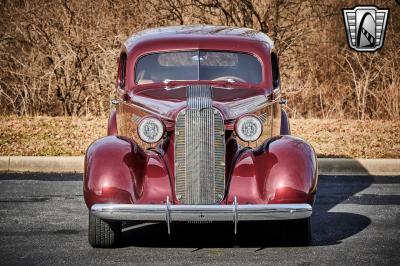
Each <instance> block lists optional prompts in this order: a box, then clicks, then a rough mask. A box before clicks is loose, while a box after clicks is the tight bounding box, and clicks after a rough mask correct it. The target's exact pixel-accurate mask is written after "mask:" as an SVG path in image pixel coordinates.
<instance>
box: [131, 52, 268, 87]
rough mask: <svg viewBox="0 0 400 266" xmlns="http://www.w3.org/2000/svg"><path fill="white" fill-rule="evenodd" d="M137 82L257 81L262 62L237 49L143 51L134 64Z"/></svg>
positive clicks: (259, 78) (260, 72)
mask: <svg viewBox="0 0 400 266" xmlns="http://www.w3.org/2000/svg"><path fill="white" fill-rule="evenodd" d="M135 69H136V70H135V81H136V83H137V84H147V83H155V82H165V81H169V80H213V81H221V80H226V81H230V82H236V81H237V82H246V83H255V84H259V83H260V82H261V80H262V70H261V64H260V62H259V61H258V59H257V58H256V57H254V56H252V55H249V54H245V53H238V52H219V51H182V52H166V53H156V54H149V55H145V56H143V57H142V58H140V59H139V61H138V63H137V64H136V68H135Z"/></svg>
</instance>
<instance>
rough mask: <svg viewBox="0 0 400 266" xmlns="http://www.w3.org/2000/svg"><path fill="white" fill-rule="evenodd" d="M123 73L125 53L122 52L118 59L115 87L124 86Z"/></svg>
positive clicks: (121, 87) (122, 87)
mask: <svg viewBox="0 0 400 266" xmlns="http://www.w3.org/2000/svg"><path fill="white" fill-rule="evenodd" d="M125 73H126V54H125V53H123V54H121V56H120V57H119V60H118V80H117V87H118V88H120V89H124V88H125Z"/></svg>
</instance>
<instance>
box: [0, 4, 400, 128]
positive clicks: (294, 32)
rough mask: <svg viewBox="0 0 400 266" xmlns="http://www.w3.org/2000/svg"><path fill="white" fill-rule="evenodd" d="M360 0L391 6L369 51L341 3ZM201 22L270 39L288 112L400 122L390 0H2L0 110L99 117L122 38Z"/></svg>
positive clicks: (398, 44) (399, 62)
mask: <svg viewBox="0 0 400 266" xmlns="http://www.w3.org/2000/svg"><path fill="white" fill-rule="evenodd" d="M360 4H364V5H371V4H374V5H376V6H378V7H380V8H389V9H390V15H389V19H388V22H387V30H386V36H385V43H384V47H383V48H382V49H380V50H379V51H377V52H374V53H358V52H355V51H353V50H351V49H350V48H349V47H348V44H347V39H346V34H345V28H344V22H343V16H342V10H341V9H342V8H351V7H353V6H355V5H360ZM197 23H207V24H217V25H232V26H240V27H249V28H254V29H256V30H260V31H263V32H265V33H267V34H268V35H269V36H270V37H272V38H273V40H274V41H275V43H276V47H277V51H278V54H279V57H280V66H281V75H282V89H283V91H284V93H285V95H286V97H287V98H288V99H289V105H288V108H289V112H290V115H291V116H292V117H305V118H310V117H314V118H324V119H327V118H335V119H358V120H369V119H380V120H382V119H383V120H397V121H398V120H399V118H400V107H399V103H400V92H399V91H400V74H399V73H400V5H399V4H397V3H396V1H395V0H392V1H383V0H382V1H373V0H369V1H346V0H344V1H337V0H326V1H316V0H304V1H303V0H294V1H289V0H162V1H156V0H149V1H144V0H142V1H140V0H128V1H125V0H116V1H112V0H96V1H95V0H87V1H81V0H49V1H33V0H31V1H29V0H0V114H2V115H10V114H11V115H13V114H14V115H18V116H20V115H24V116H25V115H29V116H35V115H49V116H60V115H61V116H101V117H105V116H106V115H107V114H108V112H109V100H110V99H111V98H113V94H114V84H115V76H116V72H117V71H116V58H117V56H118V54H119V49H120V47H121V44H122V43H123V42H124V41H125V40H126V39H127V37H129V36H130V35H132V34H134V33H135V32H137V31H139V30H143V29H146V28H149V27H157V26H166V25H179V24H197Z"/></svg>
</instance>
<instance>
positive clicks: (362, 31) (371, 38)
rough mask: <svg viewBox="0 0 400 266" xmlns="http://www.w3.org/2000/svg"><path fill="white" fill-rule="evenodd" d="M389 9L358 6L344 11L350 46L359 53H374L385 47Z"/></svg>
mask: <svg viewBox="0 0 400 266" xmlns="http://www.w3.org/2000/svg"><path fill="white" fill-rule="evenodd" d="M388 15H389V9H378V8H377V7H375V6H356V7H354V8H353V9H343V17H344V22H345V27H346V32H347V40H348V42H349V46H350V47H351V48H352V49H354V50H356V51H359V52H373V51H376V50H378V49H379V48H381V47H382V46H383V41H384V38H385V31H386V21H387V18H388Z"/></svg>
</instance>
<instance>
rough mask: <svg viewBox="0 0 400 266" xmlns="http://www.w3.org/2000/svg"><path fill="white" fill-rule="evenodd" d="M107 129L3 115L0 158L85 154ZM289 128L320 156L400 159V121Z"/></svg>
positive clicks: (98, 122) (70, 120) (88, 122)
mask: <svg viewBox="0 0 400 266" xmlns="http://www.w3.org/2000/svg"><path fill="white" fill-rule="evenodd" d="M106 128H107V119H106V118H99V117H79V118H78V117H48V116H37V117H16V116H0V155H83V154H84V152H85V149H86V148H87V146H88V145H89V144H90V143H91V142H92V141H93V140H95V139H97V138H99V137H101V136H104V135H106ZM291 128H292V133H293V135H297V136H300V137H302V138H304V139H306V140H307V141H309V142H310V143H311V144H312V145H313V146H314V148H315V150H316V151H317V153H318V156H319V157H352V158H400V122H399V121H383V120H364V121H359V120H339V119H326V120H321V119H291Z"/></svg>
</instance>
